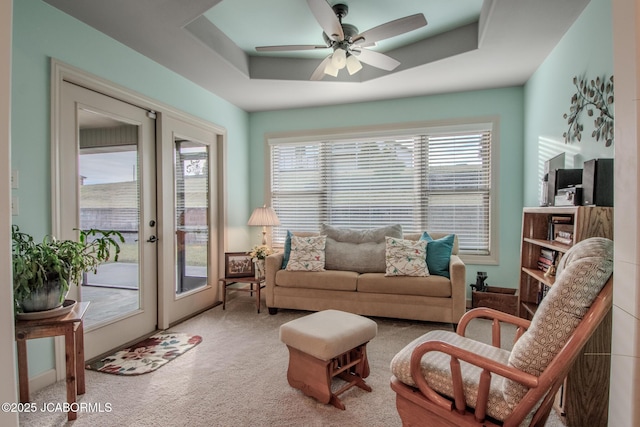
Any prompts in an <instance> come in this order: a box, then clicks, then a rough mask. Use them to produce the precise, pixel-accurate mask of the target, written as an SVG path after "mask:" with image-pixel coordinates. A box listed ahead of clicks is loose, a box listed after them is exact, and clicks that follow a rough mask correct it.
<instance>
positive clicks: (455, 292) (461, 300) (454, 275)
mask: <svg viewBox="0 0 640 427" xmlns="http://www.w3.org/2000/svg"><path fill="white" fill-rule="evenodd" d="M449 275H450V276H451V299H452V300H453V301H452V304H453V311H452V319H451V323H454V324H457V323H458V322H459V321H460V318H461V317H462V316H463V315H464V313H465V311H466V310H467V290H466V284H465V282H466V280H467V268H466V266H465V265H464V262H462V260H461V259H460V257H459V256H458V255H451V260H450V261H449Z"/></svg>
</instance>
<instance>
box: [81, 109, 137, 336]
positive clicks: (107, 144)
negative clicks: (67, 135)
mask: <svg viewBox="0 0 640 427" xmlns="http://www.w3.org/2000/svg"><path fill="white" fill-rule="evenodd" d="M78 114H79V123H80V133H79V136H80V155H79V173H80V193H79V194H80V227H81V228H82V229H90V228H97V229H103V230H117V231H119V232H120V233H122V235H123V236H124V238H125V243H124V244H122V245H121V253H120V256H119V259H118V262H113V261H110V262H107V263H105V264H102V265H100V266H99V267H98V271H97V273H96V274H94V273H92V272H89V273H86V274H85V276H84V281H83V283H82V288H81V292H82V299H83V301H91V304H90V305H89V309H88V311H87V314H86V315H85V318H84V325H85V328H88V329H90V328H91V327H93V326H97V325H101V324H105V323H109V322H112V321H114V320H116V319H118V318H121V317H123V316H127V315H128V314H129V313H131V312H134V311H136V310H138V309H139V308H140V290H139V277H140V274H139V253H140V248H139V244H140V241H139V235H138V228H139V226H138V225H139V223H140V186H139V182H140V180H139V177H138V170H139V165H138V131H139V129H138V126H136V125H131V124H127V123H122V122H120V121H118V120H115V119H113V118H111V117H107V116H105V115H102V114H99V113H95V112H93V111H88V110H84V109H82V108H80V109H79V110H78Z"/></svg>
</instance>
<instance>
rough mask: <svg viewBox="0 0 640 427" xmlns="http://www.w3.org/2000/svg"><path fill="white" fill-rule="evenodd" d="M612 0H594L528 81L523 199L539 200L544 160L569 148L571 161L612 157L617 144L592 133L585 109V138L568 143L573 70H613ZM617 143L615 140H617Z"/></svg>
mask: <svg viewBox="0 0 640 427" xmlns="http://www.w3.org/2000/svg"><path fill="white" fill-rule="evenodd" d="M611 20H612V17H611V1H610V0H591V3H590V4H589V5H588V6H587V7H586V9H585V10H584V11H583V12H582V14H581V15H580V17H579V18H578V20H577V21H576V22H575V23H574V25H573V26H572V27H571V28H570V29H569V31H568V32H567V33H566V34H565V36H564V37H563V38H562V40H561V41H560V43H558V45H557V46H556V47H555V49H554V50H553V51H552V53H551V54H550V55H549V56H548V57H547V58H546V59H545V61H544V62H543V63H542V65H540V67H539V68H538V70H536V72H535V73H534V75H533V76H532V77H531V78H530V79H529V81H528V82H527V84H526V85H525V120H524V122H525V148H524V158H525V163H524V203H525V206H537V205H538V203H539V199H538V194H539V187H540V180H541V178H542V171H543V167H544V161H545V160H547V159H549V158H550V157H553V156H554V155H556V154H558V153H561V152H566V158H567V164H566V167H568V168H570V167H574V166H575V167H576V168H581V167H582V163H583V162H584V161H585V160H589V159H593V158H613V146H612V147H610V148H606V147H605V146H604V143H603V142H602V141H599V142H596V141H595V139H593V138H592V137H591V132H592V130H593V119H592V118H589V117H588V116H587V115H586V114H583V115H582V124H583V125H584V132H583V138H582V141H581V142H573V143H570V144H565V143H564V138H563V137H562V134H563V133H564V132H566V131H567V129H568V125H567V121H566V119H564V118H563V117H562V115H563V114H564V113H568V112H569V107H570V105H571V97H572V96H573V94H574V93H575V92H576V90H575V87H574V86H573V83H572V82H573V77H574V76H586V77H588V78H590V79H591V78H593V79H595V78H596V77H598V76H604V75H606V76H607V77H608V76H611V75H612V73H613V27H612V21H611ZM614 144H615V143H614Z"/></svg>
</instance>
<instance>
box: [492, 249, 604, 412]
mask: <svg viewBox="0 0 640 427" xmlns="http://www.w3.org/2000/svg"><path fill="white" fill-rule="evenodd" d="M612 272H613V242H612V241H611V240H609V239H605V238H601V237H593V238H590V239H586V240H583V241H581V242H579V243H577V244H576V245H575V246H573V247H572V248H571V249H569V250H568V251H567V253H566V254H565V255H564V256H563V257H562V259H561V260H560V262H559V264H558V270H557V273H556V281H555V283H554V284H553V286H552V287H551V289H550V290H549V293H548V294H547V296H546V297H545V298H544V299H543V300H542V303H540V306H539V307H538V310H537V311H536V314H535V315H534V316H533V319H532V320H531V326H530V327H529V329H528V330H527V332H525V333H524V334H523V335H522V337H520V339H519V340H518V341H517V342H516V344H515V345H514V346H513V349H512V350H511V356H510V357H509V365H511V366H513V367H515V368H518V369H520V370H522V371H525V372H528V373H530V374H532V375H536V376H539V375H540V374H541V373H542V371H544V369H545V368H546V367H547V366H548V365H549V363H550V362H551V360H552V359H553V358H554V357H555V356H556V354H558V352H559V351H560V349H562V347H563V346H564V345H565V343H566V342H567V340H568V339H569V337H570V336H571V335H572V334H573V331H574V330H575V328H576V327H577V326H578V323H580V321H581V320H582V318H583V317H584V315H585V314H586V312H587V310H588V309H589V307H591V304H592V303H593V301H594V299H595V298H596V296H597V295H598V294H599V293H600V291H601V290H602V288H603V287H604V285H605V284H606V282H607V280H609V277H610V276H611V273H612ZM502 390H503V393H504V398H505V400H506V401H507V402H508V403H509V404H510V405H511V406H515V405H516V404H517V403H518V402H519V401H520V400H521V399H522V397H523V396H524V395H525V394H526V393H527V390H528V388H527V387H525V386H523V385H521V384H518V383H516V382H514V381H511V380H507V379H505V380H504V384H503V387H502Z"/></svg>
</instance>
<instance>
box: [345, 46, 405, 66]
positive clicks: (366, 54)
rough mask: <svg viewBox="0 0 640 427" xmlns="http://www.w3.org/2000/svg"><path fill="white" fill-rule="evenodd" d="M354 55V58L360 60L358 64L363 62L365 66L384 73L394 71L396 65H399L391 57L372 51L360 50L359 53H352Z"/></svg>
mask: <svg viewBox="0 0 640 427" xmlns="http://www.w3.org/2000/svg"><path fill="white" fill-rule="evenodd" d="M354 54H355V55H356V58H358V60H360V62H364V63H365V64H368V65H371V66H373V67H376V68H380V69H383V70H386V71H391V70H394V69H395V68H396V67H397V66H398V65H400V62H399V61H396V60H395V59H393V58H392V57H390V56H387V55H385V54H384V53H380V52H375V51H373V50H367V49H362V51H360V53H357V52H354Z"/></svg>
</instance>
